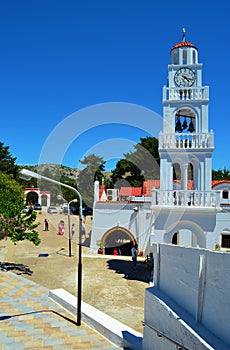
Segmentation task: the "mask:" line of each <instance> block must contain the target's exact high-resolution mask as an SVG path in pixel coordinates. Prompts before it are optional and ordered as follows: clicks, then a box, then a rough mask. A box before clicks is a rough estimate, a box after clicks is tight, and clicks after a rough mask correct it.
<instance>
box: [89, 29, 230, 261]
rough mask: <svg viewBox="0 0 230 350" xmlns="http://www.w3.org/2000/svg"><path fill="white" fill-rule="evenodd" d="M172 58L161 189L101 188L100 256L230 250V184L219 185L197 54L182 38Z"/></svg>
mask: <svg viewBox="0 0 230 350" xmlns="http://www.w3.org/2000/svg"><path fill="white" fill-rule="evenodd" d="M170 55H171V62H170V64H169V65H168V84H167V85H166V86H164V87H163V99H162V105H163V125H162V131H161V132H160V134H159V154H160V181H156V180H155V181H153V180H152V181H145V183H144V185H143V188H139V189H137V188H136V189H135V188H131V187H130V188H121V189H120V191H119V190H118V189H106V188H105V186H99V184H98V182H96V183H95V193H94V198H95V201H94V218H93V226H92V237H91V249H92V250H94V251H96V250H97V248H98V246H99V244H101V245H104V246H105V253H108V254H110V253H111V252H112V251H113V249H114V247H118V248H121V250H122V251H123V253H124V254H127V255H129V254H130V253H129V252H130V247H131V245H132V242H133V241H135V242H136V243H137V244H138V248H139V252H143V254H147V253H149V251H150V250H151V246H152V244H154V243H158V242H162V243H174V244H179V245H183V246H192V247H201V248H210V249H215V248H217V247H222V248H230V215H229V213H230V211H229V210H230V198H229V197H230V196H229V190H230V182H229V181H212V154H213V151H214V132H213V131H212V130H209V114H208V105H209V87H208V86H206V85H203V81H202V68H203V66H202V64H201V63H199V59H198V49H197V48H196V47H195V46H194V45H193V44H191V43H190V42H188V41H186V40H185V35H183V39H182V41H180V42H179V43H178V44H176V45H175V46H173V48H172V50H171V52H170ZM175 172H176V180H175V179H174V175H173V174H174V173H175Z"/></svg>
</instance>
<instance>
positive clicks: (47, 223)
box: [44, 219, 49, 231]
mask: <svg viewBox="0 0 230 350" xmlns="http://www.w3.org/2000/svg"><path fill="white" fill-rule="evenodd" d="M44 231H49V220H48V219H45V220H44Z"/></svg>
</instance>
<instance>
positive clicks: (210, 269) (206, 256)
mask: <svg viewBox="0 0 230 350" xmlns="http://www.w3.org/2000/svg"><path fill="white" fill-rule="evenodd" d="M154 256H155V267H154V287H152V288H148V289H147V290H146V295H145V317H144V318H145V321H144V322H145V327H144V337H143V350H148V349H149V350H150V349H151V350H154V349H157V350H161V349H162V350H163V349H164V350H166V349H167V350H168V349H170V350H171V349H177V347H178V346H182V347H181V349H215V350H217V349H220V350H223V349H229V348H230V332H229V324H230V298H229V291H230V278H229V277H230V272H229V271H230V254H229V253H221V252H214V251H210V250H205V249H198V248H185V247H179V246H175V245H166V244H157V245H155V246H154ZM168 338H169V339H168ZM177 342H178V343H179V344H177Z"/></svg>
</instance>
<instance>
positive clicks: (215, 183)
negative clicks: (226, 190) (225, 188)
mask: <svg viewBox="0 0 230 350" xmlns="http://www.w3.org/2000/svg"><path fill="white" fill-rule="evenodd" d="M223 183H228V184H230V180H212V188H213V187H215V186H217V185H220V184H223Z"/></svg>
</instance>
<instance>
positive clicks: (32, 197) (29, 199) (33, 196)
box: [26, 191, 38, 204]
mask: <svg viewBox="0 0 230 350" xmlns="http://www.w3.org/2000/svg"><path fill="white" fill-rule="evenodd" d="M26 203H27V204H35V203H38V194H37V192H34V191H31V192H28V193H27V196H26Z"/></svg>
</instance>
